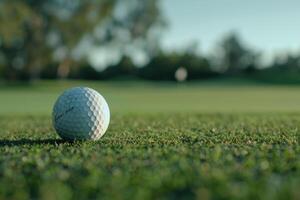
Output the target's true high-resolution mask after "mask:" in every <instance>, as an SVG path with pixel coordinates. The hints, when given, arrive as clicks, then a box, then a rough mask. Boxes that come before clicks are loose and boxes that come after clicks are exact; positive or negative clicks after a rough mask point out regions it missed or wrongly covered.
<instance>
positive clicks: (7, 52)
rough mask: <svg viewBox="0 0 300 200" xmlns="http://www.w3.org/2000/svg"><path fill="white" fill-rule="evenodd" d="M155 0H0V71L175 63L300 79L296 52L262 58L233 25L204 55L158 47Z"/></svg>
mask: <svg viewBox="0 0 300 200" xmlns="http://www.w3.org/2000/svg"><path fill="white" fill-rule="evenodd" d="M159 3H160V2H159V0H13V1H12V0H1V1H0V79H6V80H10V81H15V80H24V81H28V80H33V79H41V78H42V79H58V78H72V79H92V80H106V79H137V78H142V79H148V80H176V78H177V76H176V74H177V75H178V73H177V72H178V69H180V71H179V72H181V73H182V70H184V75H186V76H184V78H187V79H188V80H197V79H208V78H215V77H232V76H239V77H247V78H252V79H256V80H261V81H268V82H289V83H300V55H290V54H287V55H285V56H282V55H281V56H278V57H276V58H274V61H273V63H271V64H270V65H269V66H263V65H262V64H261V63H262V62H261V55H260V53H259V52H257V51H256V50H255V49H251V48H249V47H248V46H247V45H246V44H244V43H243V41H242V40H241V39H240V38H239V36H238V35H237V34H235V33H230V34H228V35H226V36H225V37H224V38H223V39H222V40H221V42H220V43H219V44H218V45H217V48H216V49H215V51H214V54H213V55H210V56H205V55H202V54H201V53H199V52H198V51H197V48H196V47H195V46H191V47H190V48H187V49H185V50H181V51H174V52H166V51H163V50H162V49H161V47H160V35H161V33H162V32H163V30H164V29H165V28H166V26H167V23H166V19H165V18H164V16H163V13H162V12H161V10H160V7H159ZM99 48H100V49H101V48H102V50H103V49H104V50H106V54H107V55H110V59H109V60H106V62H105V63H104V64H103V65H104V67H103V66H101V67H100V68H99V67H95V66H94V65H93V62H91V60H92V59H93V58H97V49H99ZM92 52H93V53H92ZM98 54H99V56H100V54H101V52H100V53H98ZM91 55H93V56H91ZM108 57H109V56H108ZM99 59H103V60H105V58H101V57H100V58H99ZM179 75H180V74H179Z"/></svg>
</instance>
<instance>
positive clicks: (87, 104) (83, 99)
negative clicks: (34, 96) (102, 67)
mask: <svg viewBox="0 0 300 200" xmlns="http://www.w3.org/2000/svg"><path fill="white" fill-rule="evenodd" d="M109 120H110V111H109V107H108V104H107V102H106V101H105V99H104V98H103V97H102V96H101V95H100V94H99V93H98V92H97V91H95V90H93V89H91V88H87V87H76V88H72V89H69V90H66V91H65V92H64V93H63V94H62V95H61V96H60V97H59V98H58V99H57V101H56V102H55V105H54V108H53V112H52V122H53V126H54V128H55V130H56V132H57V133H58V134H59V135H60V137H62V138H63V139H66V140H98V139H100V138H101V137H102V136H103V135H104V133H105V132H106V130H107V128H108V125H109Z"/></svg>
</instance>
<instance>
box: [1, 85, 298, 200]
mask: <svg viewBox="0 0 300 200" xmlns="http://www.w3.org/2000/svg"><path fill="white" fill-rule="evenodd" d="M138 83H139V82H135V83H125V84H123V83H94V82H61V83H52V82H40V83H36V84H34V85H33V86H28V87H2V88H0V102H1V103H2V104H0V105H1V106H0V152H1V157H0V199H7V198H12V199H21V198H24V199H96V198H101V199H176V198H177V199H180V198H181V199H183V198H185V199H186V198H198V199H300V190H299V188H300V146H299V139H300V134H299V128H300V108H299V107H300V94H298V91H299V88H298V87H283V86H265V85H253V84H251V85H249V84H246V85H241V86H235V85H232V84H229V85H224V84H223V85H222V86H220V85H214V84H204V83H203V84H189V85H171V84H150V83H141V84H142V85H137V84H138ZM74 85H88V86H91V87H94V88H96V89H97V90H99V91H103V92H102V93H104V95H105V96H106V97H107V99H108V102H109V103H110V105H111V107H112V118H111V124H110V127H109V130H108V132H107V133H106V134H105V136H104V137H103V138H102V139H101V140H100V141H98V142H73V143H70V142H64V141H62V140H60V139H59V137H58V136H57V135H56V133H55V131H54V130H53V128H52V125H51V106H52V104H53V101H54V100H55V98H56V97H57V95H59V93H61V90H63V89H64V88H68V87H71V86H74ZM212 97H214V98H212ZM36 98H37V100H38V101H41V102H38V103H36V102H37V100H36ZM224 99H225V100H224ZM260 99H261V100H262V101H259V100H260ZM272 99H274V101H272ZM280 100H282V101H280ZM298 100H299V101H298ZM22 101H23V103H22ZM132 101H133V102H132ZM168 102H169V103H168ZM267 102H268V103H267ZM18 103H20V104H18ZM247 106H248V107H247ZM298 106H299V107H298ZM249 107H250V108H249Z"/></svg>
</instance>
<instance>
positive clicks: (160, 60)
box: [139, 51, 217, 80]
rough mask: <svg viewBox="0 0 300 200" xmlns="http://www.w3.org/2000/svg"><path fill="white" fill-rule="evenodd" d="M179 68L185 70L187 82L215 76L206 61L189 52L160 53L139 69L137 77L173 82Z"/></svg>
mask: <svg viewBox="0 0 300 200" xmlns="http://www.w3.org/2000/svg"><path fill="white" fill-rule="evenodd" d="M179 68H183V69H185V70H186V72H187V75H188V76H187V79H189V80H191V79H205V78H209V77H212V76H215V75H217V73H215V72H213V71H212V70H211V68H210V62H209V60H208V59H206V58H204V57H202V56H200V55H197V54H196V53H195V52H189V51H187V52H177V53H176V52H175V53H174V52H173V53H169V54H165V53H161V54H159V55H157V56H155V57H154V58H153V59H152V60H151V61H150V62H149V63H148V64H147V65H146V66H145V67H143V68H141V69H139V75H140V76H141V77H142V78H145V79H150V80H175V73H176V71H177V70H178V69H179Z"/></svg>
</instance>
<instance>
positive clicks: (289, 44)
mask: <svg viewBox="0 0 300 200" xmlns="http://www.w3.org/2000/svg"><path fill="white" fill-rule="evenodd" d="M162 8H163V11H164V14H165V16H166V17H167V19H168V22H169V28H168V30H167V31H166V32H165V33H164V35H163V45H164V47H165V48H168V49H174V48H175V49H176V48H181V47H185V46H186V45H187V44H191V43H193V42H195V41H196V42H197V43H198V44H199V45H198V46H199V49H200V50H201V51H202V52H205V53H210V52H212V50H213V47H214V46H215V45H216V43H217V42H218V41H220V39H221V38H222V36H224V34H226V33H228V32H230V31H236V32H238V33H239V34H240V36H241V37H242V39H243V41H244V42H245V43H246V44H248V45H250V46H252V47H255V48H257V49H258V50H260V51H263V52H265V57H268V56H269V57H270V55H274V54H275V53H276V54H277V53H280V52H284V51H292V52H299V51H300V1H299V0H162Z"/></svg>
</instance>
